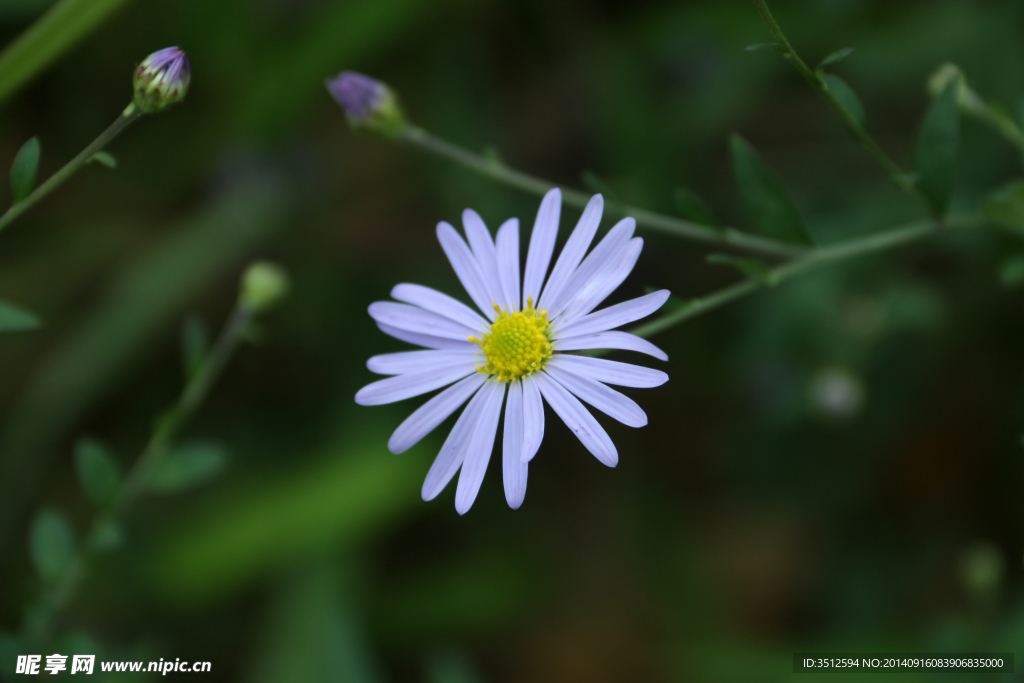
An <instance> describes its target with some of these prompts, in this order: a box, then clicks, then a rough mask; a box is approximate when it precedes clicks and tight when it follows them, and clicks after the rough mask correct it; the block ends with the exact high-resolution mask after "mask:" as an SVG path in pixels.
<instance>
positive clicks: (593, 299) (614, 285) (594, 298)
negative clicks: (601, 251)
mask: <svg viewBox="0 0 1024 683" xmlns="http://www.w3.org/2000/svg"><path fill="white" fill-rule="evenodd" d="M643 247H644V240H643V238H642V237H634V238H633V239H631V240H630V241H629V244H627V245H626V248H625V249H624V250H623V251H622V254H621V255H620V256H619V257H618V259H616V260H615V261H613V262H612V263H611V264H610V265H609V267H607V268H605V269H604V270H602V271H601V273H599V274H598V275H595V276H594V277H593V278H592V279H591V281H590V283H589V284H588V285H587V286H586V287H584V288H583V290H582V291H581V292H580V293H579V294H578V295H577V297H576V300H575V301H573V302H572V303H571V304H569V306H568V307H567V308H566V309H565V313H563V314H562V317H561V318H560V319H559V325H566V324H568V323H570V322H572V321H573V320H579V319H580V318H582V317H583V316H585V315H586V314H587V313H590V312H591V311H592V310H594V309H595V308H597V307H598V306H599V305H600V304H601V302H602V301H604V300H605V299H607V298H608V295H609V294H611V293H612V292H614V291H615V290H616V289H618V287H619V285H621V284H622V281H623V280H625V279H626V278H627V277H628V276H629V274H630V273H631V272H633V267H634V266H635V265H636V261H637V259H638V258H640V251H641V250H642V249H643Z"/></svg>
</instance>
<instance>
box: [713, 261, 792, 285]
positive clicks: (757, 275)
mask: <svg viewBox="0 0 1024 683" xmlns="http://www.w3.org/2000/svg"><path fill="white" fill-rule="evenodd" d="M706 260H707V262H708V263H715V264H718V265H723V266H730V267H732V268H735V269H736V270H738V271H740V272H741V273H743V274H744V275H746V276H747V277H749V278H751V279H753V280H757V281H759V282H761V283H762V284H765V285H774V284H775V283H776V278H775V274H774V273H772V271H771V269H770V268H769V267H768V266H766V265H765V264H763V263H761V262H760V261H756V260H754V259H744V258H736V257H735V256H730V255H728V254H708V256H707V259H706Z"/></svg>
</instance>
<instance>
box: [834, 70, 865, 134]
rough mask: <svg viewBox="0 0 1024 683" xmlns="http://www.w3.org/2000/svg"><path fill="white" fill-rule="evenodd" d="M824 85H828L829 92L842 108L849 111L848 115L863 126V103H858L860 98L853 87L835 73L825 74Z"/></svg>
mask: <svg viewBox="0 0 1024 683" xmlns="http://www.w3.org/2000/svg"><path fill="white" fill-rule="evenodd" d="M825 85H827V86H828V90H829V92H831V93H832V94H833V95H835V98H836V99H837V100H839V104H841V105H842V107H843V109H845V110H846V111H847V112H849V113H850V116H852V117H853V118H854V120H855V121H857V123H858V124H860V126H861V127H862V128H863V127H864V122H865V120H866V119H865V116H864V105H862V104H861V103H860V98H859V97H857V93H855V92H854V91H853V88H851V87H850V86H849V84H847V82H846V81H844V80H843V79H841V78H840V77H839V76H836V75H835V74H825Z"/></svg>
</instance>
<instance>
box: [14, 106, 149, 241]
mask: <svg viewBox="0 0 1024 683" xmlns="http://www.w3.org/2000/svg"><path fill="white" fill-rule="evenodd" d="M140 116H142V113H141V112H139V111H138V109H136V108H135V106H134V105H128V108H127V109H125V110H124V113H122V114H121V116H119V117H118V118H117V120H116V121H114V122H113V123H112V124H110V127H109V128H107V129H106V130H105V131H103V132H102V133H101V134H100V136H99V137H98V138H96V139H95V140H93V141H92V142H91V143H90V144H89V145H88V146H87V147H86V148H85V149H83V150H82V151H81V152H79V153H78V155H77V156H76V157H75V158H74V159H72V160H71V161H69V162H68V163H66V164H65V165H64V167H63V168H61V169H60V170H59V171H57V172H56V173H54V174H53V175H52V176H50V177H49V178H47V179H46V182H44V183H43V184H42V185H40V186H39V187H37V188H36V189H35V190H34V191H33V192H32V193H31V194H30V195H29V196H27V197H25V198H24V199H23V200H21V201H20V202H18V203H17V204H15V205H14V206H12V207H11V208H9V209H7V211H6V213H4V214H3V215H2V216H0V230H3V229H4V228H6V227H7V225H8V224H9V223H11V222H12V221H14V219H16V218H17V217H18V216H20V215H21V214H23V213H25V212H26V211H28V210H29V209H31V208H32V207H33V206H35V205H36V203H37V202H39V200H40V199H42V198H43V197H45V196H46V195H48V194H50V193H51V192H53V191H54V190H55V189H57V188H58V187H60V185H61V184H63V183H64V181H65V180H67V179H68V178H70V177H71V176H73V175H74V174H75V173H76V172H77V171H78V169H80V168H82V166H85V164H87V163H88V162H89V160H90V159H92V157H93V155H95V154H96V152H99V151H100V150H102V149H103V148H104V147H106V146H107V145H108V144H110V141H111V140H113V139H114V138H116V137H117V136H118V135H120V134H121V132H122V131H123V130H124V129H125V128H127V127H128V126H129V125H131V124H132V122H133V121H135V119H137V118H139V117H140Z"/></svg>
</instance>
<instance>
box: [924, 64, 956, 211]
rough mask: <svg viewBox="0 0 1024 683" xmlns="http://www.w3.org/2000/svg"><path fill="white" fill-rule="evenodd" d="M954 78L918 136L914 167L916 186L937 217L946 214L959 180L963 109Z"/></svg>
mask: <svg viewBox="0 0 1024 683" xmlns="http://www.w3.org/2000/svg"><path fill="white" fill-rule="evenodd" d="M958 85H959V82H958V81H957V80H956V79H953V80H952V81H951V82H950V83H949V84H948V85H947V86H946V88H945V90H943V91H942V94H940V95H939V96H938V97H937V98H935V101H934V102H932V105H931V107H930V108H929V109H928V113H927V114H926V115H925V118H924V123H923V124H922V125H921V132H920V133H919V134H918V137H917V148H916V150H915V153H914V170H915V171H916V172H917V178H918V180H917V186H918V188H919V189H920V190H921V194H923V195H924V196H925V199H927V200H928V203H929V204H930V205H931V208H932V211H933V212H934V213H935V215H936V216H944V215H945V214H946V210H947V209H948V208H949V200H950V198H951V197H952V196H953V185H954V183H955V181H956V158H957V148H958V147H959V143H960V110H959V108H958V107H957V101H956V98H957V87H958Z"/></svg>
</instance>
